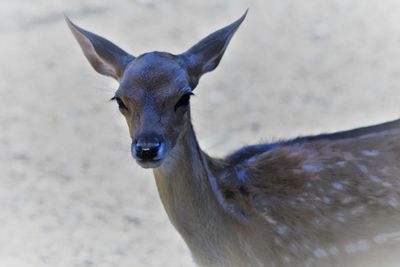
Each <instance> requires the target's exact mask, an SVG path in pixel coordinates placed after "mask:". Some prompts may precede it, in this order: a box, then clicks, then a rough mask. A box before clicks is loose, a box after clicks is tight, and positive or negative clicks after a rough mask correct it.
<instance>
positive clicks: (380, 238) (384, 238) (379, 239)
mask: <svg viewBox="0 0 400 267" xmlns="http://www.w3.org/2000/svg"><path fill="white" fill-rule="evenodd" d="M374 241H375V242H376V243H378V244H380V245H381V244H383V243H386V242H388V241H400V232H394V233H385V234H379V235H376V236H375V237H374Z"/></svg>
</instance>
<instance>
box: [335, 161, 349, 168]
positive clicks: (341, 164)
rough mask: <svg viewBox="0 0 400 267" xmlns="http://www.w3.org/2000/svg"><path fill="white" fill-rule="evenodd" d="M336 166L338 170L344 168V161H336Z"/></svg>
mask: <svg viewBox="0 0 400 267" xmlns="http://www.w3.org/2000/svg"><path fill="white" fill-rule="evenodd" d="M335 165H336V166H338V167H339V168H344V167H346V165H347V162H346V161H338V162H336V163H335Z"/></svg>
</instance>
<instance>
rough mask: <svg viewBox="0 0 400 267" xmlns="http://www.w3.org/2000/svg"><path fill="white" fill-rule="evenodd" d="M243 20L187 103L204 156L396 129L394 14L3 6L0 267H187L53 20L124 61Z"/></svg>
mask: <svg viewBox="0 0 400 267" xmlns="http://www.w3.org/2000/svg"><path fill="white" fill-rule="evenodd" d="M247 7H250V13H249V15H248V18H247V20H246V21H245V22H244V24H243V26H242V27H241V29H240V30H239V31H238V33H237V35H236V36H235V38H234V39H233V41H232V44H231V46H230V48H229V49H228V51H227V53H226V55H225V57H224V60H223V61H222V64H221V65H220V67H219V68H218V69H217V71H215V72H214V73H212V74H209V75H207V76H205V77H203V79H202V81H201V83H200V86H199V87H198V88H197V89H196V92H195V93H196V97H195V98H194V100H193V103H192V105H193V113H194V114H193V120H194V124H195V128H196V130H197V132H198V135H199V139H200V142H201V145H202V147H203V148H204V149H205V150H207V151H208V152H210V153H211V154H212V155H223V154H226V153H228V152H231V151H232V150H233V149H234V148H237V147H239V146H241V145H244V144H251V143H255V142H259V141H261V140H272V139H274V138H279V137H293V136H297V135H305V134H311V133H319V132H326V131H334V130H340V129H348V128H352V127H355V126H361V125H368V124H372V123H376V122H382V121H385V120H391V119H395V118H397V117H399V116H400V105H399V103H400V86H399V84H400V2H399V1H398V0H381V1H374V0H346V1H341V0H325V1H318V0H308V1H295V0H258V1H256V0H254V1H223V0H207V1H188V0H173V1H168V2H167V1H157V0H136V1H134V0H114V1H103V0H102V1H98V0H96V1H95V0H92V1H83V0H80V1H73V0H69V1H67V0H62V1H47V0H35V1H28V0H19V1H16V0H2V1H1V2H0V36H1V41H0V62H1V67H0V68H1V69H0V266H2V267H3V266H4V267H14V266H16V267H25V266H26V267H36V266H44V267H50V266H51V267H57V266H62V267H72V266H77V267H83V266H87V267H89V266H96V267H103V266H110V267H128V266H129V267H136V266H171V267H175V266H193V263H192V261H191V258H190V254H189V252H188V250H187V249H186V247H185V245H184V243H183V241H182V240H181V238H180V236H179V235H178V234H177V232H175V230H174V229H173V227H172V226H171V224H170V223H169V221H168V219H167V216H166V214H165V212H164V210H163V208H162V206H161V203H160V200H159V198H158V194H157V191H156V187H155V183H154V180H153V177H152V173H151V172H150V171H145V170H142V169H140V168H139V167H138V166H136V164H135V163H134V162H133V161H132V160H131V158H130V155H129V145H130V140H129V136H128V131H127V127H126V125H125V122H124V120H123V118H122V116H121V115H120V114H119V113H118V111H117V108H116V105H115V103H109V102H108V101H107V100H108V99H109V98H110V97H111V96H112V95H113V91H114V89H115V88H116V86H117V85H116V84H115V83H113V82H112V81H111V80H109V79H108V78H105V77H101V76H99V75H98V74H97V73H95V72H94V71H93V70H92V69H91V68H90V66H89V64H88V63H87V62H86V60H85V58H84V57H83V55H82V53H81V51H80V49H79V48H78V45H77V44H76V43H75V40H74V39H73V37H72V35H71V34H70V32H69V31H68V29H67V27H66V25H65V23H64V21H63V13H65V14H68V15H69V16H70V17H71V19H73V20H74V21H75V22H76V23H78V24H79V25H81V26H83V27H85V28H87V29H90V30H92V31H94V32H97V33H100V34H102V35H105V36H107V37H108V38H110V39H111V40H113V41H115V42H116V43H118V44H119V45H120V46H122V47H123V48H125V49H126V50H128V51H130V52H131V53H133V54H135V55H139V54H141V53H143V52H145V51H151V50H165V51H170V52H173V53H179V52H181V51H184V50H185V49H186V48H188V47H189V46H191V45H192V44H194V42H196V41H197V40H199V39H200V38H201V37H203V36H205V35H206V34H208V33H209V32H211V31H212V30H215V29H217V28H219V27H222V26H224V25H225V24H228V23H230V22H231V21H233V20H234V19H236V18H237V17H239V16H240V15H241V14H242V13H243V12H244V10H245V8H247Z"/></svg>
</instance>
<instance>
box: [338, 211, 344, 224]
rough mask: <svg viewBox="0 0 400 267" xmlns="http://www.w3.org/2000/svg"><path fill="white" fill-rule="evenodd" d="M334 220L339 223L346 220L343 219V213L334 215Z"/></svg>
mask: <svg viewBox="0 0 400 267" xmlns="http://www.w3.org/2000/svg"><path fill="white" fill-rule="evenodd" d="M336 220H337V221H339V222H345V221H346V219H345V218H344V215H343V213H341V212H338V213H336Z"/></svg>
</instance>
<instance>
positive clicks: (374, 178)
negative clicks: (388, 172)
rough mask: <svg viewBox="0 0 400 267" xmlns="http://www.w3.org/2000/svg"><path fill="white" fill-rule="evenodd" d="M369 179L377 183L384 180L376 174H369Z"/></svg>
mask: <svg viewBox="0 0 400 267" xmlns="http://www.w3.org/2000/svg"><path fill="white" fill-rule="evenodd" d="M369 179H370V180H371V181H372V182H375V183H380V182H382V180H381V178H379V177H378V176H375V175H370V176H369Z"/></svg>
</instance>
